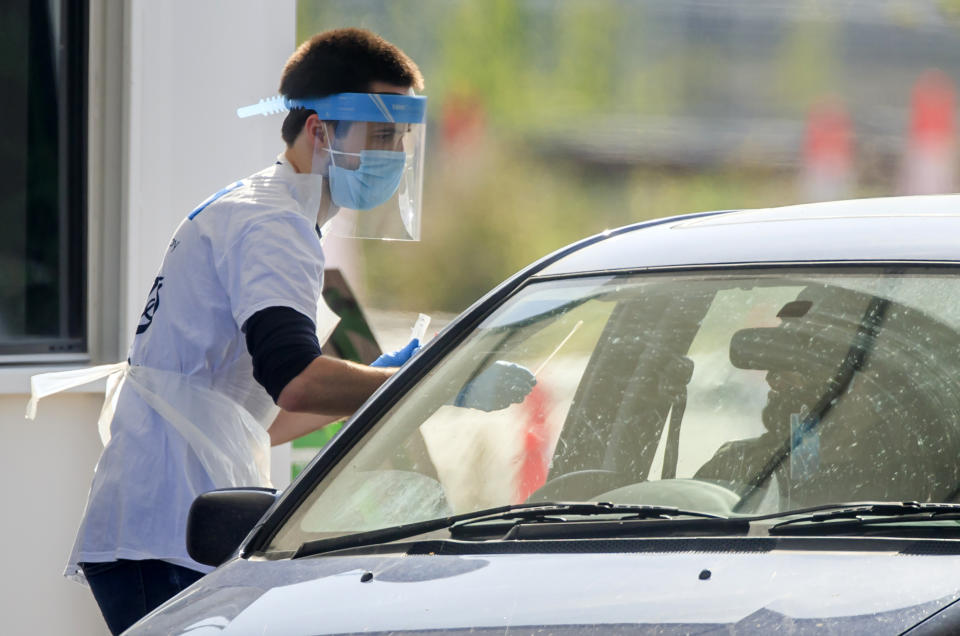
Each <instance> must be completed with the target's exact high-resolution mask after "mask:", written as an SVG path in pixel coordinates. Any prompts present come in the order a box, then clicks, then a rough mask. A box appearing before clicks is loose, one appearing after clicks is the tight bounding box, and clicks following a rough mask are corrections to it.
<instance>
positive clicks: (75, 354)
mask: <svg viewBox="0 0 960 636" xmlns="http://www.w3.org/2000/svg"><path fill="white" fill-rule="evenodd" d="M87 21H88V11H87V2H81V1H76V0H8V1H6V2H3V3H2V5H0V31H2V35H0V77H2V80H0V86H2V87H3V89H2V91H3V95H4V97H3V99H0V121H3V122H4V134H3V135H2V136H0V174H2V175H3V176H2V186H0V223H2V228H0V362H8V363H9V362H19V361H24V360H26V359H29V358H34V357H41V358H42V359H44V360H53V359H64V360H66V359H75V358H79V357H85V354H86V350H87V348H86V285H87V280H86V188H85V186H86V129H87V89H86V81H87V77H86V75H87V70H86V69H87V32H88V25H87Z"/></svg>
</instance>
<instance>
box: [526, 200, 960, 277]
mask: <svg viewBox="0 0 960 636" xmlns="http://www.w3.org/2000/svg"><path fill="white" fill-rule="evenodd" d="M958 237H960V194H950V195H929V196H905V197H886V198H875V199H851V200H847V201H831V202H827V203H809V204H803V205H791V206H786V207H780V208H767V209H757V210H732V211H729V210H728V211H722V212H706V213H700V214H690V215H685V216H679V217H672V218H668V219H660V220H655V221H650V222H647V223H639V224H637V225H633V226H628V227H624V228H620V229H618V230H612V231H608V232H604V233H603V234H601V235H599V236H597V237H594V238H593V239H592V240H587V241H583V242H582V244H581V246H580V247H579V248H577V247H574V248H573V249H572V250H568V251H569V253H567V254H566V255H564V256H562V257H560V258H559V259H557V260H555V261H554V262H553V263H551V264H550V265H548V266H547V267H545V268H544V269H542V270H541V271H540V272H538V275H539V276H555V275H565V274H574V273H583V272H595V271H607V270H620V269H645V268H659V267H683V266H696V265H719V264H744V265H751V264H764V263H816V262H843V261H847V262H877V261H879V262H889V261H898V262H899V261H919V262H944V261H960V240H958Z"/></svg>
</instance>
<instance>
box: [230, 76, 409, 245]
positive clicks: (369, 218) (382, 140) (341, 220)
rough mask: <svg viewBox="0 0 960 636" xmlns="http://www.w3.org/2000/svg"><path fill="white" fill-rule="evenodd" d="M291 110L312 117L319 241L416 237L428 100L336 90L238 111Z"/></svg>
mask: <svg viewBox="0 0 960 636" xmlns="http://www.w3.org/2000/svg"><path fill="white" fill-rule="evenodd" d="M292 108H305V109H308V110H312V111H314V112H316V113H317V116H318V118H319V119H320V122H321V123H320V126H321V130H320V132H319V134H317V135H314V136H313V160H312V163H311V168H310V170H311V172H312V173H313V174H316V175H321V176H322V177H323V178H324V185H323V187H324V196H323V200H322V203H321V204H320V209H319V215H318V223H319V225H320V228H321V232H322V233H323V235H324V236H343V237H354V238H371V239H387V240H401V241H418V240H420V201H421V197H422V193H423V152H424V139H425V134H426V125H425V121H426V97H420V96H414V95H395V94H390V93H339V94H336V95H331V96H329V97H324V98H318V99H287V98H283V97H277V98H273V99H271V100H262V101H261V102H260V103H259V104H257V105H254V106H249V107H246V108H241V109H239V110H238V111H237V114H238V115H239V116H241V117H246V116H249V115H252V114H265V115H266V114H272V113H277V112H283V111H284V110H289V109H292Z"/></svg>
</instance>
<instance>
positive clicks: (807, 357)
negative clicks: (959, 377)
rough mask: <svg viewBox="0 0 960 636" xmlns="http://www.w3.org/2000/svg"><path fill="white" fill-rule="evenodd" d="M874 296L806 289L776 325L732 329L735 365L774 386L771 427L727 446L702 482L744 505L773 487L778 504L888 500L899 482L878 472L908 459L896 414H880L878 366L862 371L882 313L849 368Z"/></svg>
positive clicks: (764, 497)
mask: <svg viewBox="0 0 960 636" xmlns="http://www.w3.org/2000/svg"><path fill="white" fill-rule="evenodd" d="M825 292H827V293H825ZM872 300H873V301H875V300H877V299H875V298H873V299H872V298H871V297H870V296H869V295H866V294H862V293H858V292H852V291H850V290H844V289H840V288H832V289H828V288H816V289H814V288H808V289H807V290H805V291H804V292H802V293H801V294H800V296H799V297H798V299H797V300H795V301H792V302H790V303H787V304H786V305H785V306H784V307H783V308H782V309H781V310H780V311H779V312H778V313H777V317H778V318H780V321H781V324H780V325H778V326H777V327H772V328H759V329H743V330H741V331H739V332H737V333H736V334H735V335H734V337H733V338H732V340H731V345H730V357H731V362H732V363H733V364H734V366H736V367H738V368H743V369H758V370H765V371H767V374H766V381H767V384H768V385H769V387H770V391H769V393H768V394H767V403H766V405H765V406H764V408H763V411H762V415H761V417H762V422H763V426H764V428H765V429H766V430H765V432H764V433H763V434H761V435H760V436H759V437H756V438H752V439H743V440H734V441H730V442H727V443H725V444H724V445H722V446H721V447H720V448H719V449H718V450H717V452H716V453H715V454H714V456H713V457H712V458H711V459H710V460H709V461H707V463H706V464H704V465H703V466H702V467H701V468H700V469H699V471H697V473H696V478H697V479H705V480H711V481H716V482H718V483H721V484H722V485H724V486H726V487H729V488H730V489H731V490H734V491H735V492H737V493H738V494H740V495H741V497H743V498H744V499H743V502H742V505H741V507H742V508H744V510H750V509H755V508H757V507H759V506H761V502H765V501H769V500H770V498H771V497H772V496H773V493H771V492H770V489H771V486H772V485H775V490H774V492H776V494H777V496H778V499H779V505H778V506H777V507H779V508H783V507H784V506H790V507H797V506H798V505H816V504H819V503H828V502H838V501H855V500H866V499H889V498H890V494H891V493H890V492H889V491H890V490H891V488H893V489H897V488H898V486H897V484H890V483H889V482H886V483H885V482H882V481H880V479H879V477H880V476H887V478H888V479H889V476H890V475H896V474H898V472H899V473H901V474H902V473H903V470H902V467H900V466H898V465H897V464H902V459H901V458H900V457H899V456H898V453H897V450H896V446H895V445H892V444H896V442H894V440H893V439H891V438H890V436H891V433H892V431H891V430H890V428H891V427H890V426H889V418H888V417H885V416H882V415H881V413H878V407H879V405H880V404H881V402H880V401H878V400H876V399H875V398H874V397H873V396H875V395H876V393H877V390H878V388H879V387H878V386H877V384H876V382H874V381H873V379H871V378H875V377H876V369H873V370H872V372H867V373H863V371H866V369H865V367H866V366H868V365H870V363H871V360H870V358H871V356H872V355H873V354H874V351H875V349H876V348H877V343H876V342H875V341H878V340H881V339H882V331H883V327H882V320H883V318H882V317H881V318H880V319H879V324H878V327H879V333H880V334H881V335H879V336H877V337H876V338H873V339H872V340H874V342H871V343H869V344H868V345H867V346H866V347H865V349H866V355H865V356H864V359H863V360H862V361H861V363H860V364H858V365H854V366H853V367H852V368H853V370H852V372H851V368H850V367H851V360H852V358H851V357H850V356H851V352H852V350H853V347H854V344H855V342H856V341H857V333H858V328H860V326H861V325H862V324H863V322H864V321H865V320H866V319H867V315H868V311H869V308H871V307H873V306H874V305H871V301H872ZM858 385H859V386H858ZM886 403H890V400H889V399H887V400H886ZM815 410H819V412H815ZM886 415H889V413H888V414H886ZM901 443H902V442H901ZM898 467H899V468H901V469H900V470H899V471H898ZM902 476H904V477H905V475H902ZM763 507H764V508H765V507H767V505H763Z"/></svg>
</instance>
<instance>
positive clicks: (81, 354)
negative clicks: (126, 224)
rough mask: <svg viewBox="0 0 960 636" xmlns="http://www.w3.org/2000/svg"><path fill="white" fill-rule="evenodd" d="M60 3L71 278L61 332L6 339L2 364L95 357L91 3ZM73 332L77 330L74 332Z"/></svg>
mask: <svg viewBox="0 0 960 636" xmlns="http://www.w3.org/2000/svg"><path fill="white" fill-rule="evenodd" d="M57 4H58V7H59V8H58V13H59V25H58V29H57V31H56V33H57V35H58V39H57V40H56V42H55V45H56V51H57V56H58V64H59V66H60V69H61V71H62V72H61V74H60V77H59V78H58V79H57V87H56V90H57V91H58V101H57V103H58V113H57V118H58V126H59V127H60V143H59V147H58V149H57V162H58V171H59V174H60V175H61V177H60V182H59V188H60V191H59V193H58V224H59V226H60V229H61V233H60V236H59V246H58V252H59V255H60V259H61V263H60V265H59V270H60V273H61V276H62V277H65V280H62V281H61V283H60V286H61V290H58V294H60V296H61V300H62V301H63V305H64V306H61V307H60V317H59V333H58V334H57V335H56V336H52V337H38V338H36V340H35V341H32V342H16V341H15V340H13V341H7V342H3V341H0V365H22V364H25V363H58V362H59V363H70V362H85V361H88V360H89V359H90V348H89V344H90V337H89V333H88V330H89V324H90V321H89V317H88V309H89V294H88V292H89V285H88V258H87V256H88V232H89V228H88V218H87V217H88V214H87V212H88V203H87V201H88V182H87V178H88V174H87V167H88V159H87V158H88V121H89V119H88V116H89V106H88V103H89V88H88V87H89V70H90V69H89V57H90V56H89V45H90V39H89V33H90V6H89V2H88V0H79V1H71V0H59V1H58V3H57ZM56 16H57V14H54V16H53V17H54V18H55V17H56ZM27 212H28V213H29V210H28V211H27ZM64 287H65V291H64V290H63V288H64ZM28 319H29V317H28ZM71 333H73V334H77V335H76V336H74V337H71V336H70V334H71Z"/></svg>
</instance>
